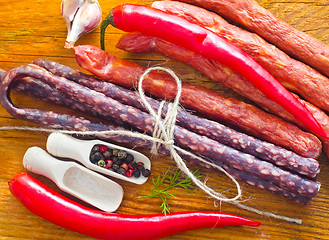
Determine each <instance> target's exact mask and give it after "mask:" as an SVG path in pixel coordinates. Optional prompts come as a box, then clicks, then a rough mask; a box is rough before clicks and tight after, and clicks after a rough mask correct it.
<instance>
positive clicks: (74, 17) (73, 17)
mask: <svg viewBox="0 0 329 240" xmlns="http://www.w3.org/2000/svg"><path fill="white" fill-rule="evenodd" d="M62 15H63V18H64V20H65V22H66V26H67V29H68V33H67V38H66V42H65V46H64V47H65V48H73V47H74V44H75V42H76V41H77V40H78V39H79V37H80V36H81V35H83V34H86V33H88V32H91V31H93V30H94V29H95V28H96V27H98V25H99V24H100V22H101V20H102V10H101V8H100V6H99V4H98V2H97V0H63V1H62Z"/></svg>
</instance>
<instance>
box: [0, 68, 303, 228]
mask: <svg viewBox="0 0 329 240" xmlns="http://www.w3.org/2000/svg"><path fill="white" fill-rule="evenodd" d="M155 70H160V71H165V72H167V73H168V74H170V75H171V76H172V77H173V78H174V79H175V81H176V84H177V94H176V97H175V99H174V101H173V102H172V103H169V104H168V110H167V114H166V117H165V118H164V119H162V117H161V112H162V108H163V105H164V103H165V102H164V101H163V102H161V105H160V107H159V109H158V113H156V112H155V111H154V110H153V108H152V107H151V105H150V104H149V103H148V101H147V100H146V98H145V93H144V90H143V88H142V85H143V81H144V79H145V77H146V75H147V74H148V73H149V72H151V71H155ZM181 85H182V84H181V81H180V79H179V78H178V77H177V76H176V74H175V73H174V72H173V71H172V70H170V69H167V68H163V67H151V68H148V69H147V70H146V71H145V72H144V74H143V75H142V76H141V77H140V81H139V85H138V91H139V93H140V97H141V100H142V104H144V106H145V107H146V108H147V110H148V111H149V113H150V114H151V115H152V116H153V118H154V120H155V124H154V132H153V136H148V135H146V134H142V133H138V132H132V131H127V130H108V131H71V130H54V129H47V128H39V127H19V126H8V127H6V126H3V127H0V130H25V131H38V132H48V133H51V132H61V133H65V134H80V135H96V136H106V135H125V136H129V137H136V138H140V139H143V140H146V141H151V142H152V143H153V147H152V152H153V153H157V150H158V148H159V146H160V145H164V146H165V147H166V148H167V149H168V150H169V152H170V154H171V157H172V158H173V159H174V160H175V162H176V164H177V167H178V168H179V169H180V170H181V171H182V172H184V173H185V174H186V175H187V176H188V177H189V178H191V180H192V181H193V182H194V183H195V185H196V186H198V187H199V188H201V189H202V190H203V191H204V192H206V193H207V194H208V195H209V196H211V197H213V198H215V199H216V200H219V201H220V202H229V203H231V204H233V205H235V206H238V207H239V208H241V209H245V210H247V211H250V212H254V213H257V214H259V215H263V216H267V217H272V218H276V219H281V220H284V221H287V222H292V223H297V224H302V220H300V219H297V218H290V217H286V216H282V215H277V214H274V213H271V212H266V211H261V210H258V209H255V208H253V207H249V206H246V205H244V204H241V203H240V202H239V201H237V200H238V199H239V198H240V197H241V196H242V193H241V187H240V185H239V183H238V182H237V181H236V179H235V178H234V177H233V176H232V175H230V174H229V173H228V172H227V171H225V169H223V168H221V167H220V166H218V165H216V164H213V163H210V162H208V161H206V160H205V159H203V158H201V157H198V156H196V155H194V154H192V153H190V152H189V151H186V150H184V149H182V148H179V147H177V146H175V145H174V129H175V123H176V116H177V113H178V109H179V99H180V96H181V91H182V86H181ZM178 152H180V153H182V154H185V155H189V156H191V157H193V158H195V159H197V160H198V161H200V162H202V163H205V164H208V165H210V166H211V167H213V168H216V169H218V170H220V171H221V172H223V173H224V174H225V175H226V176H227V177H229V178H230V179H231V180H232V182H234V184H235V185H236V189H237V195H236V196H235V197H232V198H227V197H225V196H224V195H222V194H221V193H218V192H216V191H215V190H213V189H212V188H210V187H208V186H207V185H206V184H205V182H202V181H200V180H199V179H197V178H196V177H195V176H194V175H193V173H192V172H191V171H190V170H189V169H188V167H187V166H186V164H185V163H184V161H183V159H182V158H181V157H180V155H179V154H178Z"/></svg>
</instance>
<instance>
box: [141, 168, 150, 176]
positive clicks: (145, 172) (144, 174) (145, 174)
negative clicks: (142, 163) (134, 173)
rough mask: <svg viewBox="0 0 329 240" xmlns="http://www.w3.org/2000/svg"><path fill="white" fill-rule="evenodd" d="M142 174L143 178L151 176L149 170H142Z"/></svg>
mask: <svg viewBox="0 0 329 240" xmlns="http://www.w3.org/2000/svg"><path fill="white" fill-rule="evenodd" d="M142 174H143V176H144V177H149V176H150V175H151V171H150V170H149V169H144V170H143V172H142Z"/></svg>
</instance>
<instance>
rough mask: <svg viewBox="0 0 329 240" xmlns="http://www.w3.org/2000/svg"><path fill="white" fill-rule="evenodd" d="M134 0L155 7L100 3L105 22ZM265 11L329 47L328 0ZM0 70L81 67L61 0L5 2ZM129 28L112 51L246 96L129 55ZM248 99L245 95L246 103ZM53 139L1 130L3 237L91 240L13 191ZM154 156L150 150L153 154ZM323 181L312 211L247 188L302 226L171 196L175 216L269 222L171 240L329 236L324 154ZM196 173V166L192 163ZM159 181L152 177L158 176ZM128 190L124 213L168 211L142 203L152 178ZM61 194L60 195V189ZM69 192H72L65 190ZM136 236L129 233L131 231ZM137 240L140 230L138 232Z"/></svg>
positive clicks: (255, 202)
mask: <svg viewBox="0 0 329 240" xmlns="http://www.w3.org/2000/svg"><path fill="white" fill-rule="evenodd" d="M123 2H130V3H139V4H146V5H150V4H151V2H152V1H150V0H132V1H121V0H107V1H105V0H99V3H100V5H101V7H102V9H103V18H104V17H105V16H106V15H107V14H108V12H109V11H110V9H111V8H112V7H114V6H116V5H118V4H120V3H123ZM259 2H260V4H261V5H262V6H264V7H265V8H267V9H269V10H271V11H272V12H273V13H274V14H275V15H277V16H278V17H279V18H281V19H283V20H284V21H286V22H288V23H289V24H291V25H293V26H294V27H296V28H298V29H300V30H303V31H305V32H307V33H309V34H310V35H312V36H314V37H317V38H319V39H320V40H322V41H324V42H325V43H327V44H329V27H328V20H329V19H328V18H329V17H328V16H329V6H328V3H327V1H326V0H316V1H310V0H304V1H299V0H292V1H287V0H276V1H273V0H262V1H259ZM0 7H1V8H0V9H1V10H0V19H1V21H0V68H2V69H5V70H9V69H11V68H14V67H16V66H19V65H22V64H27V63H30V62H31V61H32V60H34V59H36V58H39V57H43V58H49V59H51V60H54V61H58V62H60V63H62V64H66V65H68V66H71V67H74V68H77V69H79V70H81V69H80V68H79V66H78V65H77V63H76V62H75V59H74V55H73V51H72V50H68V49H64V48H63V46H64V41H65V38H66V26H65V23H64V20H63V19H62V17H61V15H60V1H49V0H38V1H32V0H25V1H5V0H0ZM121 33H122V32H121V31H119V30H116V29H114V28H112V27H109V28H108V30H107V34H106V47H107V51H109V52H111V53H112V54H114V55H116V56H118V57H121V58H125V59H129V60H132V61H135V62H137V63H139V64H141V65H143V66H152V65H155V64H161V66H165V67H170V68H172V69H173V70H174V71H175V72H177V73H178V75H179V76H180V77H181V78H182V79H183V80H184V81H186V82H193V83H196V84H200V85H203V86H207V87H209V88H212V89H214V90H215V91H218V92H221V93H224V94H227V95H230V96H234V97H238V98H240V97H239V96H237V95H236V94H234V93H232V91H230V90H228V89H226V88H224V87H223V86H221V85H220V84H216V83H213V82H211V81H210V80H209V79H207V78H206V77H204V76H203V75H202V74H200V73H198V72H197V71H195V70H194V69H191V68H190V67H188V66H186V65H184V64H180V63H176V62H175V61H172V60H170V59H166V58H164V57H162V56H159V55H157V54H145V55H138V54H129V53H126V52H124V51H122V50H118V49H116V48H115V44H116V42H117V40H118V39H119V37H120V36H121ZM78 44H92V45H96V46H99V28H98V29H97V30H96V31H94V32H92V33H90V34H88V35H86V36H83V37H82V38H81V39H80V40H79V41H78ZM241 99H243V98H241ZM13 101H14V102H15V103H16V104H17V105H19V106H30V107H32V106H33V107H36V108H45V109H52V110H58V111H69V110H67V109H65V108H61V107H57V106H54V105H49V104H47V103H43V102H40V101H38V100H35V99H32V98H29V97H26V96H22V95H18V94H13ZM0 126H35V125H33V124H31V123H27V122H25V121H21V120H17V119H14V118H13V117H11V116H10V115H9V114H8V113H7V112H6V111H5V110H4V109H3V108H2V107H0ZM46 138H47V134H45V133H39V132H23V131H0V157H1V160H2V162H1V166H0V238H1V239H59V238H61V239H63V240H65V239H70V240H72V239H90V238H88V237H86V236H83V235H80V234H78V233H75V232H73V231H70V230H66V229H63V228H61V227H58V226H56V225H54V224H51V223H49V222H47V221H45V220H43V219H41V218H39V217H38V216H35V215H33V214H32V213H30V212H29V211H28V210H26V209H25V208H24V207H23V206H22V205H21V204H20V203H19V202H18V201H17V200H16V199H15V198H14V197H13V196H12V195H11V194H10V192H9V190H8V185H7V181H9V180H10V179H11V178H12V176H13V175H15V174H16V173H17V172H19V171H26V170H25V169H24V168H23V165H22V157H23V155H24V153H25V151H26V150H27V148H29V147H32V146H39V147H42V148H45V142H46ZM146 154H148V153H146ZM148 155H149V156H150V157H151V158H152V177H157V176H158V175H159V174H160V173H162V172H163V171H166V170H167V169H168V167H172V168H174V166H175V163H174V162H173V160H172V159H170V158H165V157H157V156H151V155H150V154H148ZM319 161H320V164H321V173H320V175H319V178H318V179H319V181H320V182H321V183H322V187H321V190H320V192H319V194H318V196H317V197H316V198H315V199H314V200H313V201H311V202H310V203H309V204H308V205H307V206H301V205H298V204H295V203H293V202H291V201H289V200H287V199H285V198H283V197H280V196H276V195H273V194H272V193H269V192H266V191H263V190H260V189H257V188H255V187H252V186H250V185H248V184H245V183H241V186H242V189H243V200H245V202H244V203H245V204H247V205H249V206H252V207H255V208H258V209H260V210H264V211H270V212H273V213H276V214H282V215H285V216H289V217H294V218H300V219H302V220H303V224H302V225H297V224H293V223H287V222H284V221H279V220H275V219H271V218H267V217H261V216H259V215H257V214H254V213H250V212H248V211H245V210H241V209H239V208H237V207H235V206H232V205H230V204H228V203H218V202H214V200H213V199H211V198H210V197H208V196H207V195H206V194H205V193H204V192H202V191H201V190H199V189H195V190H193V191H192V192H191V193H187V192H184V191H181V189H175V190H173V192H174V193H175V195H176V198H173V199H170V200H169V204H170V206H171V211H172V212H177V211H185V210H214V211H223V212H230V213H234V214H239V215H243V216H245V217H249V218H252V219H255V220H258V221H260V222H262V225H261V226H260V227H258V228H251V227H230V228H220V229H202V230H195V231H190V232H186V233H182V234H177V235H175V236H172V237H168V238H167V239H329V229H328V226H327V222H328V218H329V208H328V205H329V198H328V195H329V175H328V174H327V173H328V172H329V161H328V159H327V157H326V156H325V155H324V154H323V155H321V156H320V158H319ZM190 167H191V168H193V166H190ZM202 174H203V175H205V176H207V177H209V179H208V181H207V183H208V185H209V186H212V187H213V188H215V189H216V190H218V191H220V192H224V193H225V194H226V195H228V196H233V195H234V194H235V189H234V188H233V185H232V183H231V182H229V181H228V179H227V178H226V177H224V176H223V175H222V174H218V173H215V172H213V171H210V170H206V169H202ZM33 176H35V177H36V178H37V179H40V180H41V181H42V182H44V183H46V184H47V185H49V186H51V187H52V188H54V189H56V190H58V189H57V188H56V186H55V185H54V184H53V183H52V182H50V181H49V180H48V179H45V178H43V177H41V176H37V175H34V174H33ZM152 177H151V178H152ZM118 182H119V183H120V184H122V186H123V187H124V190H125V196H124V200H123V202H122V205H121V206H120V208H119V209H118V213H128V214H151V213H159V212H161V208H160V207H159V205H160V204H161V203H160V201H159V200H158V199H151V198H150V199H141V198H139V196H141V195H147V194H149V193H150V190H151V188H152V183H151V181H148V182H147V183H146V184H144V185H142V186H138V187H136V186H134V185H132V184H129V183H126V182H122V181H118ZM58 191H59V190H58ZM63 194H64V193H63ZM127 231H129V229H127ZM132 239H133V233H132Z"/></svg>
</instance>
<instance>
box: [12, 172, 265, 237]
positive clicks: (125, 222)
mask: <svg viewBox="0 0 329 240" xmlns="http://www.w3.org/2000/svg"><path fill="white" fill-rule="evenodd" d="M8 184H9V189H10V191H11V193H12V194H13V195H14V196H15V197H16V198H17V199H18V200H19V201H20V202H21V203H22V204H23V205H24V206H25V207H26V208H27V209H29V210H30V211H31V212H33V213H34V214H36V215H38V216H40V217H42V218H44V219H46V220H47V221H49V222H52V223H54V224H56V225H59V226H61V227H64V228H67V229H70V230H73V231H76V232H79V233H81V234H84V235H87V236H90V237H95V238H101V239H120V240H124V239H136V240H137V239H144V240H147V239H156V238H162V237H166V236H170V235H173V234H176V233H180V232H184V231H189V230H194V229H200V228H212V227H226V226H237V225H248V226H259V225H260V223H259V222H255V221H252V220H249V219H246V218H243V217H240V216H237V215H232V214H227V213H216V212H210V211H208V212H207V211H203V212H197V211H194V212H193V211H191V212H178V213H170V214H167V215H166V216H165V215H163V214H154V215H124V214H114V213H106V212H102V211H99V210H95V209H91V208H88V207H85V206H83V205H81V204H79V203H76V202H74V201H73V200H71V199H68V198H66V197H64V196H62V195H60V194H59V193H57V192H55V191H54V190H52V189H50V188H49V187H47V186H45V185H44V184H43V183H41V182H40V181H38V180H36V179H35V178H33V177H32V176H30V175H29V174H27V173H24V172H20V173H18V174H17V175H16V176H14V177H13V179H12V180H11V181H9V182H8Z"/></svg>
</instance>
